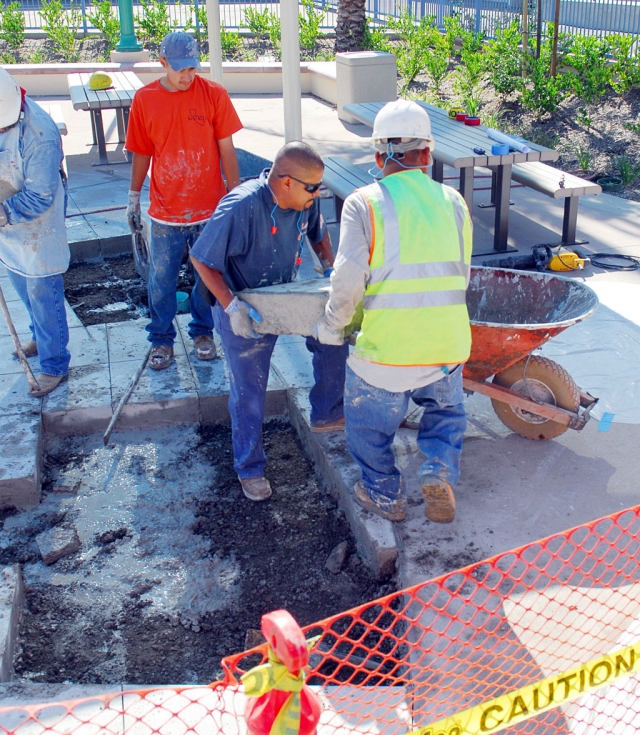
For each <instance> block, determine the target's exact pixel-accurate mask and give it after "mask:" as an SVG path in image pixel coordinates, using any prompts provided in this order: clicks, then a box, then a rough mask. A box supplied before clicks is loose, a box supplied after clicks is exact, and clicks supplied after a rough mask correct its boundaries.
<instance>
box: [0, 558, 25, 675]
mask: <svg viewBox="0 0 640 735" xmlns="http://www.w3.org/2000/svg"><path fill="white" fill-rule="evenodd" d="M23 608H24V587H23V585H22V572H21V571H20V565H19V564H11V565H10V566H5V567H2V568H1V569H0V681H2V682H7V681H11V680H12V679H13V658H14V655H15V652H16V648H17V644H18V635H19V627H20V619H21V618H22V610H23Z"/></svg>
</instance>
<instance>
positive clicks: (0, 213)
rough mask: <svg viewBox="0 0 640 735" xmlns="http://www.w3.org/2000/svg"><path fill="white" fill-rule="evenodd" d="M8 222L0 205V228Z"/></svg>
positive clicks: (5, 213) (2, 205)
mask: <svg viewBox="0 0 640 735" xmlns="http://www.w3.org/2000/svg"><path fill="white" fill-rule="evenodd" d="M8 221H9V220H8V218H7V210H6V209H5V208H4V204H0V227H4V226H5V225H6V224H7V222H8Z"/></svg>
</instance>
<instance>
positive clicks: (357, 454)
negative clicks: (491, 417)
mask: <svg viewBox="0 0 640 735" xmlns="http://www.w3.org/2000/svg"><path fill="white" fill-rule="evenodd" d="M409 398H412V399H413V401H414V402H415V403H416V404H417V405H418V406H423V407H424V413H423V414H422V418H421V419H420V426H419V428H418V438H417V441H418V447H419V449H420V451H421V452H422V454H424V456H425V461H424V462H423V464H422V465H421V467H420V471H419V474H420V479H421V480H424V479H425V478H427V477H438V478H440V479H441V480H445V481H446V482H448V483H449V484H450V485H451V486H452V487H454V486H455V485H456V484H457V482H458V478H459V476H460V454H461V452H462V438H463V436H464V431H465V429H466V426H467V416H466V413H465V410H464V403H463V401H464V393H463V390H462V368H461V367H459V368H457V369H456V370H455V371H454V372H452V373H451V375H449V376H443V377H442V378H440V380H438V381H436V382H435V383H430V384H429V385H425V386H424V387H422V388H418V389H416V390H413V391H405V392H403V393H390V392H388V391H386V390H383V389H382V388H376V387H374V386H372V385H369V383H367V382H366V381H364V380H362V378H359V377H358V376H357V375H356V374H355V373H354V372H353V370H351V368H350V367H349V366H347V376H346V383H345V391H344V415H345V419H346V432H347V447H348V449H349V451H350V452H351V456H352V457H353V458H354V459H355V461H356V462H357V463H358V464H359V465H360V469H361V470H362V482H363V484H364V487H365V488H366V490H367V492H368V493H369V497H370V498H371V500H373V502H374V503H376V504H377V505H379V506H380V507H381V508H388V507H389V506H390V505H392V504H393V503H395V502H396V501H397V500H399V499H401V498H402V497H403V496H404V492H405V491H404V484H403V483H402V477H401V475H400V472H398V470H397V468H396V466H395V458H394V456H393V450H392V448H391V445H392V444H393V438H394V436H395V433H396V431H397V430H398V427H399V426H400V424H401V423H402V420H403V419H404V417H405V414H406V412H407V407H408V405H409Z"/></svg>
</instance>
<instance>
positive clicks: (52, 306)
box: [7, 268, 71, 376]
mask: <svg viewBox="0 0 640 735" xmlns="http://www.w3.org/2000/svg"><path fill="white" fill-rule="evenodd" d="M7 275H8V276H9V280H10V281H11V283H12V285H13V287H14V288H15V290H16V292H17V294H18V296H19V297H20V298H21V299H22V302H23V303H24V305H25V306H26V307H27V311H28V312H29V319H30V324H29V329H30V330H31V335H32V337H33V339H34V340H35V342H36V344H37V345H38V357H39V359H40V370H42V372H43V373H44V374H45V375H55V376H60V375H66V374H67V373H68V372H69V360H70V359H71V356H70V354H69V350H68V349H67V344H68V343H69V328H68V326H67V313H66V311H65V308H64V283H63V280H62V275H58V276H45V277H43V278H27V277H25V276H20V275H18V274H17V273H14V272H13V271H10V270H9V269H8V268H7Z"/></svg>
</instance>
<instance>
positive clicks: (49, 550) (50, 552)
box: [36, 524, 80, 565]
mask: <svg viewBox="0 0 640 735" xmlns="http://www.w3.org/2000/svg"><path fill="white" fill-rule="evenodd" d="M36 544H37V545H38V550H39V551H40V555H41V556H42V561H43V562H44V563H45V564H47V565H50V564H55V563H56V562H57V561H58V559H62V558H63V557H65V556H69V554H74V553H75V552H76V551H78V550H79V549H80V539H79V538H78V532H77V531H76V529H75V528H74V527H73V526H71V525H68V524H61V525H59V526H55V527H54V528H49V529H48V530H47V531H43V532H42V533H39V534H38V535H37V536H36Z"/></svg>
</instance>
